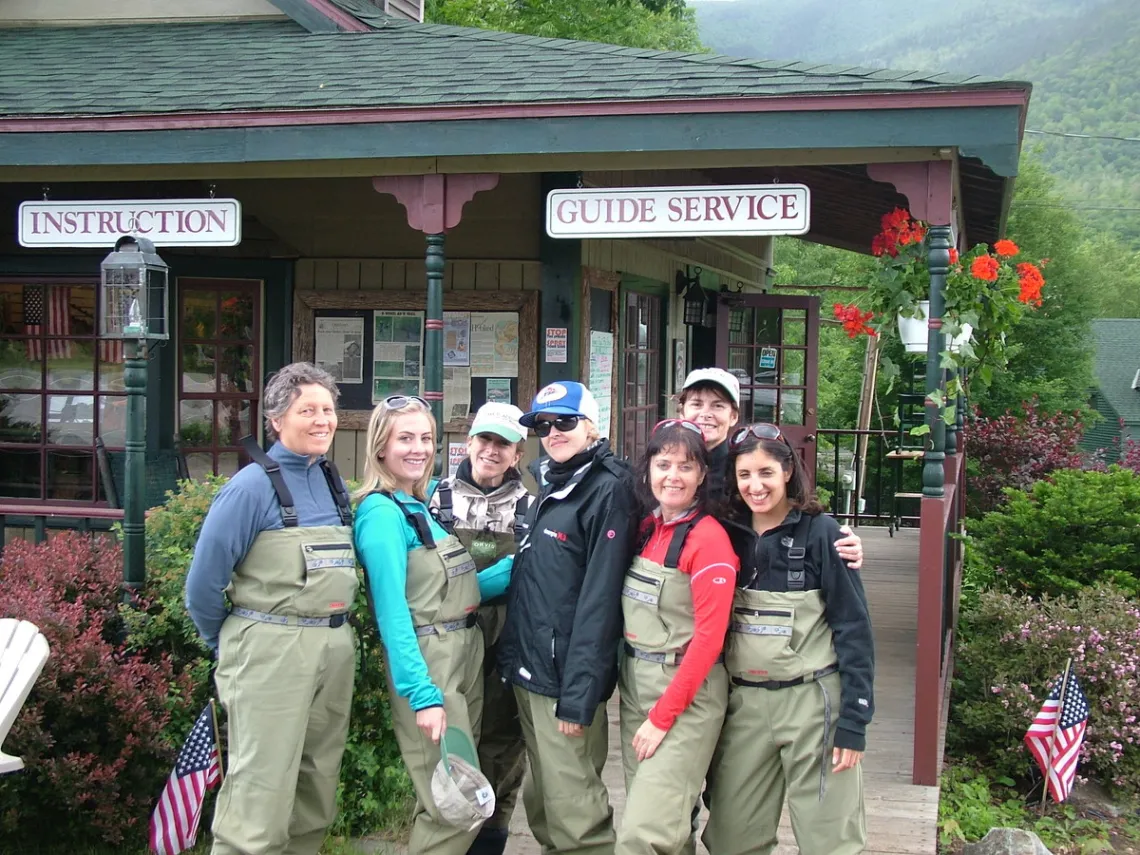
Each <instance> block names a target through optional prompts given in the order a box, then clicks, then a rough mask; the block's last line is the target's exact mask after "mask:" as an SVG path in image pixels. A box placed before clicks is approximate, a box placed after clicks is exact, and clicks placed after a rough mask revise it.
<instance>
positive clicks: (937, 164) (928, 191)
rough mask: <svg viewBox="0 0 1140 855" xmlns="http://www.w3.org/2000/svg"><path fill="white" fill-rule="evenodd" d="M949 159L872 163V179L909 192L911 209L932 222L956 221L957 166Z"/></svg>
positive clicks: (903, 193) (946, 223) (869, 166)
mask: <svg viewBox="0 0 1140 855" xmlns="http://www.w3.org/2000/svg"><path fill="white" fill-rule="evenodd" d="M953 166H954V165H953V164H952V163H951V162H950V161H948V160H927V161H920V162H918V163H869V164H867V175H868V176H870V178H871V180H872V181H880V182H883V183H884V184H893V185H894V187H895V189H896V190H898V191H899V192H900V193H901V194H902V195H904V196H906V198H907V202H909V203H910V213H911V215H912V216H913V217H915V218H916V219H919V220H926V222H928V223H931V224H932V225H949V224H950V223H953V222H954V210H953V205H954V169H953Z"/></svg>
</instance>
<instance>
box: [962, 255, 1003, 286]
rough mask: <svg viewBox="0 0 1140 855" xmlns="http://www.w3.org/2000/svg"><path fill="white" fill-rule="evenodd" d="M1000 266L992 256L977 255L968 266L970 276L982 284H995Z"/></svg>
mask: <svg viewBox="0 0 1140 855" xmlns="http://www.w3.org/2000/svg"><path fill="white" fill-rule="evenodd" d="M1000 269H1001V265H1000V263H999V262H998V260H997V259H996V258H994V257H993V256H992V255H985V254H983V255H979V256H978V257H977V258H975V259H974V263H973V264H971V265H970V275H971V276H973V277H975V278H976V279H981V280H982V281H984V282H997V278H998V271H999V270H1000Z"/></svg>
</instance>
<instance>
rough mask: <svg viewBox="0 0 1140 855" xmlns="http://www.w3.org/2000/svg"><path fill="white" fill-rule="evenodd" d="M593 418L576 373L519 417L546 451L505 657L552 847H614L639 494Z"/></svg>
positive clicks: (510, 607) (526, 797)
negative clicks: (609, 719) (609, 704)
mask: <svg viewBox="0 0 1140 855" xmlns="http://www.w3.org/2000/svg"><path fill="white" fill-rule="evenodd" d="M597 421H598V404H597V401H595V400H594V396H593V395H591V394H590V390H589V389H587V388H586V387H585V386H583V385H582V384H581V383H575V382H572V381H569V380H566V381H559V382H557V383H551V384H550V385H548V386H546V387H545V388H543V389H542V390H541V391H539V393H538V394H537V395H536V396H535V399H534V404H533V405H532V407H531V410H530V412H528V413H527V414H526V415H525V416H523V418H522V424H523V425H525V426H526V427H529V428H532V429H533V430H534V432H535V433H536V434H537V435H538V437H539V438H540V439H541V440H542V446H543V448H544V449H545V450H546V453H547V454H548V455H549V457H548V458H546V459H545V460H541V461H536V463H535V464H534V465H533V466H532V467H531V472H533V473H534V476H535V480H536V481H537V482H538V484H539V495H538V498H537V499H536V500H535V502H534V504H533V505H532V506H531V510H530V512H529V513H528V515H527V519H526V533H525V534H524V535H523V537H522V540H521V541H520V543H519V549H518V553H517V554H516V556H515V564H514V571H513V574H512V578H511V584H510V591H509V593H508V600H507V619H506V623H505V625H504V626H503V632H502V635H501V636H500V638H499V655H498V664H499V673H500V674H502V675H503V678H504V679H506V680H509V681H510V682H511V683H512V684H513V685H514V690H515V698H516V699H517V700H518V705H519V718H520V720H521V722H522V728H523V736H524V739H525V741H526V752H527V759H528V761H529V763H530V776H529V778H528V779H527V783H526V785H525V786H524V787H523V804H524V805H525V806H526V813H527V819H528V821H529V823H530V828H531V831H532V832H533V833H534V836H535V838H536V839H537V840H538V842H539V844H541V846H542V848H543V851H544V852H546V853H555V852H558V853H565V852H574V853H598V855H610V853H612V852H613V847H614V829H613V811H612V809H611V808H610V803H609V794H608V793H607V792H606V787H605V784H603V783H602V778H601V772H602V767H603V766H604V765H605V762H606V753H607V750H608V740H607V733H606V727H607V724H606V711H605V702H606V701H607V700H608V699H609V697H610V695H611V694H612V693H613V690H614V686H615V684H616V682H617V656H616V652H617V648H618V644H619V641H620V639H621V624H622V614H621V599H622V598H621V589H622V580H623V579H624V577H625V573H626V571H627V570H628V569H629V565H630V562H631V561H632V559H633V554H634V546H635V537H636V533H637V516H636V504H637V503H636V499H635V498H634V493H633V484H632V480H633V479H632V476H631V475H630V473H629V470H628V468H627V467H626V466H625V465H624V464H623V463H620V462H619V461H618V460H616V459H615V458H614V455H613V452H612V451H611V450H610V444H609V440H606V439H602V438H601V437H600V436H599V434H598V428H597Z"/></svg>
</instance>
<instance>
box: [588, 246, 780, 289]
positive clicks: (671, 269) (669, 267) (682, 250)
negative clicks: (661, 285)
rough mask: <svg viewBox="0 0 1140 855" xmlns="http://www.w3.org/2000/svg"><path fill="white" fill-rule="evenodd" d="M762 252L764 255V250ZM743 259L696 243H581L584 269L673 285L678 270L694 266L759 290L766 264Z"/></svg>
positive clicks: (759, 260)
mask: <svg viewBox="0 0 1140 855" xmlns="http://www.w3.org/2000/svg"><path fill="white" fill-rule="evenodd" d="M763 251H764V252H767V249H766V247H765V248H764V249H763ZM742 256H744V257H742ZM746 257H747V254H746V253H745V252H744V251H743V250H740V251H738V252H734V251H730V250H726V249H722V248H719V247H717V246H715V245H713V244H707V243H702V242H701V241H699V240H685V241H678V240H656V239H646V240H584V241H582V264H583V265H585V266H586V267H597V268H600V269H602V270H612V271H614V272H616V273H632V274H634V275H635V276H643V277H645V278H646V279H653V280H655V281H657V282H667V283H670V284H672V282H673V280H674V277H675V276H676V274H677V271H678V270H681V271H684V270H685V268H686V267H687V266H688V267H694V266H696V267H700V268H702V269H703V270H704V271H706V272H708V273H713V274H716V275H719V276H720V277H721V279H722V280H724V281H725V282H728V283H732V284H733V285H735V283H736V282H741V283H743V284H744V285H745V286H746V288H749V289H759V288H762V287H763V286H764V268H765V267H766V266H767V262H766V261H764V259H763V258H757V259H756V261H755V262H751V261H746V260H745V258H746Z"/></svg>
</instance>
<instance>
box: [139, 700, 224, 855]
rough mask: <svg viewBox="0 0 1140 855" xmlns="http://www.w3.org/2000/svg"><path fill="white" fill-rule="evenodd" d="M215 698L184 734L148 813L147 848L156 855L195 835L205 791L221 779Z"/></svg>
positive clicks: (169, 854) (185, 845) (166, 854)
mask: <svg viewBox="0 0 1140 855" xmlns="http://www.w3.org/2000/svg"><path fill="white" fill-rule="evenodd" d="M221 777H222V767H221V757H220V754H219V752H218V734H217V731H216V730H215V729H214V702H213V701H210V703H208V704H206V708H205V709H204V710H202V712H201V714H200V715H199V716H198V720H197V721H196V722H195V723H194V727H193V728H191V730H190V735H189V736H187V737H186V742H185V743H184V744H183V746H182V751H181V752H179V754H178V762H176V763H175V764H174V771H173V772H171V773H170V780H168V781H167V782H166V787H165V788H164V789H163V791H162V795H161V796H159V799H158V807H156V808H155V809H154V813H153V814H151V817H150V848H151V850H153V851H154V852H157V853H158V855H178V853H179V852H181V851H182V850H184V849H189V848H190V847H191V846H193V845H194V841H195V840H197V839H198V823H199V821H200V820H201V819H202V802H203V801H205V798H206V791H207V790H210V789H212V788H213V787H214V785H215V784H217V783H218V781H219V780H221Z"/></svg>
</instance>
